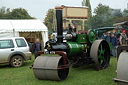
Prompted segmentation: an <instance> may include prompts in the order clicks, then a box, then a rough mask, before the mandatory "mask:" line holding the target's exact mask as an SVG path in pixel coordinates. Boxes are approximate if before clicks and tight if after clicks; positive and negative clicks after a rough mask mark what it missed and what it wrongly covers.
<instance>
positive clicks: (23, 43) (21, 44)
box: [16, 39, 27, 47]
mask: <svg viewBox="0 0 128 85" xmlns="http://www.w3.org/2000/svg"><path fill="white" fill-rule="evenodd" d="M16 43H17V46H18V47H26V46H27V45H26V43H25V41H24V39H16Z"/></svg>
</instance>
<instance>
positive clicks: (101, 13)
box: [93, 4, 114, 28]
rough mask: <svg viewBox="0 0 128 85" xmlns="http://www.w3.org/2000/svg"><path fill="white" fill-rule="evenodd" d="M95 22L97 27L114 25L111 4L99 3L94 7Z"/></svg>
mask: <svg viewBox="0 0 128 85" xmlns="http://www.w3.org/2000/svg"><path fill="white" fill-rule="evenodd" d="M94 14H95V15H94V16H93V22H94V27H95V28H100V27H106V26H113V24H114V17H113V16H112V11H111V8H110V7H109V6H106V5H102V4H99V5H98V6H97V7H96V8H95V9H94Z"/></svg>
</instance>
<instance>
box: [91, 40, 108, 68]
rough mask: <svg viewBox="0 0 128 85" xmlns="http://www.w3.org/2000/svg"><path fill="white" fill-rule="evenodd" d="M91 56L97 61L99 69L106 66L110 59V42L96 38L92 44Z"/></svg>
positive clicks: (96, 65) (96, 64)
mask: <svg viewBox="0 0 128 85" xmlns="http://www.w3.org/2000/svg"><path fill="white" fill-rule="evenodd" d="M90 57H91V58H92V60H93V61H94V62H95V67H96V69H97V70H99V69H104V68H106V67H107V66H108V65H109V61H110V49H109V45H108V43H107V42H106V41H105V40H96V41H95V42H94V43H93V44H92V46H91V50H90Z"/></svg>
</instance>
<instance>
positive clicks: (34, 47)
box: [33, 43, 42, 51]
mask: <svg viewBox="0 0 128 85" xmlns="http://www.w3.org/2000/svg"><path fill="white" fill-rule="evenodd" d="M39 44H40V50H42V46H41V43H39ZM33 50H34V51H35V50H36V43H34V45H33Z"/></svg>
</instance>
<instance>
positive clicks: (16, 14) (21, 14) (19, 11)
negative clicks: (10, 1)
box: [10, 8, 34, 19]
mask: <svg viewBox="0 0 128 85" xmlns="http://www.w3.org/2000/svg"><path fill="white" fill-rule="evenodd" d="M33 18H34V17H31V16H30V15H29V14H28V12H27V11H26V10H25V9H23V8H16V9H13V10H12V12H11V13H10V19H33Z"/></svg>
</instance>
